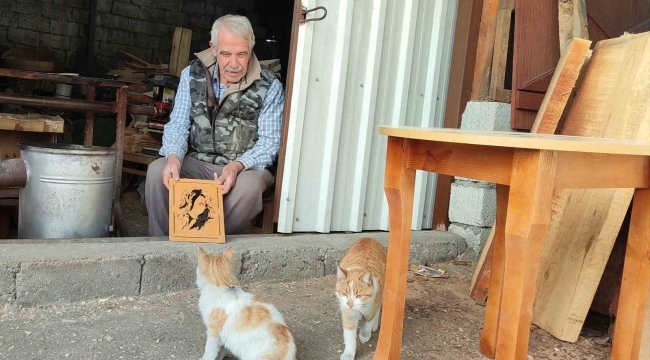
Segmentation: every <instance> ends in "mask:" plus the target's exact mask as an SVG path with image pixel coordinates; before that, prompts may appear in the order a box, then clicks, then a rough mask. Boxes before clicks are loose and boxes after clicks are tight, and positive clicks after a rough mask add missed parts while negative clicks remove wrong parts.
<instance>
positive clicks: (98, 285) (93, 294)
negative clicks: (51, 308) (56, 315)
mask: <svg viewBox="0 0 650 360" xmlns="http://www.w3.org/2000/svg"><path fill="white" fill-rule="evenodd" d="M141 270H142V264H141V258H138V257H127V258H106V259H85V260H74V261H39V262H23V263H22V264H21V268H20V272H19V273H18V274H17V275H16V303H17V304H20V305H23V306H32V305H48V304H60V303H70V302H75V301H81V300H88V299H97V298H106V297H111V296H136V295H138V293H139V290H140V275H141Z"/></svg>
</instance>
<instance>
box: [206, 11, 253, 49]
mask: <svg viewBox="0 0 650 360" xmlns="http://www.w3.org/2000/svg"><path fill="white" fill-rule="evenodd" d="M222 26H225V27H226V29H228V31H230V32H231V33H233V34H235V35H238V36H241V37H243V38H245V39H246V40H248V50H249V51H251V52H252V51H253V46H255V34H254V33H253V26H252V25H251V22H250V21H249V20H248V18H247V17H245V16H241V15H224V16H222V17H220V18H218V19H217V20H216V21H215V22H214V24H212V31H210V37H211V40H212V44H214V47H215V48H217V49H219V44H218V42H217V38H218V36H219V29H220V28H221V27H222Z"/></svg>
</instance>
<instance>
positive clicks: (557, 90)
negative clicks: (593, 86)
mask: <svg viewBox="0 0 650 360" xmlns="http://www.w3.org/2000/svg"><path fill="white" fill-rule="evenodd" d="M590 46H591V41H589V40H582V39H575V40H573V41H572V42H571V43H570V44H569V45H568V48H567V49H566V51H565V52H564V54H562V57H561V58H560V62H559V63H558V65H557V68H556V70H555V71H554V72H553V78H552V79H551V83H550V84H549V88H548V90H549V91H548V94H547V96H545V97H544V100H543V101H542V104H541V105H540V108H539V111H538V112H537V117H536V118H535V123H534V124H533V127H532V129H531V132H532V133H538V134H553V133H555V129H556V128H557V125H558V123H559V122H560V118H561V117H562V114H563V113H564V109H565V107H566V104H567V102H568V100H569V97H570V96H571V92H572V91H573V88H574V87H575V85H576V82H577V81H578V76H579V75H580V71H581V70H582V65H583V64H584V63H585V59H586V58H587V54H588V53H589V47H590ZM540 126H541V129H540Z"/></svg>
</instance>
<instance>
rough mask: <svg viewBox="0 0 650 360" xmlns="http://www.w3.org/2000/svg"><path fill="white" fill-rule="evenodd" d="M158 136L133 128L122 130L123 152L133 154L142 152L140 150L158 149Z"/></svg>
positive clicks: (160, 142)
mask: <svg viewBox="0 0 650 360" xmlns="http://www.w3.org/2000/svg"><path fill="white" fill-rule="evenodd" d="M161 146H162V141H161V139H160V136H154V135H152V134H151V133H150V132H148V131H142V129H137V128H134V127H127V128H125V129H124V151H125V152H128V153H133V154H139V153H141V152H142V148H151V149H160V147H161Z"/></svg>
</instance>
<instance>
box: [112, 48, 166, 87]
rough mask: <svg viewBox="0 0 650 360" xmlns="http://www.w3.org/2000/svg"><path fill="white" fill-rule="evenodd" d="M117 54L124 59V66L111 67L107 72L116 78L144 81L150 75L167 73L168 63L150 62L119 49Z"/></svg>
mask: <svg viewBox="0 0 650 360" xmlns="http://www.w3.org/2000/svg"><path fill="white" fill-rule="evenodd" d="M118 55H119V56H120V57H121V58H122V59H123V60H124V66H122V68H120V69H112V70H110V72H109V75H112V76H114V77H116V78H117V79H118V80H123V81H134V82H146V81H147V80H148V79H149V78H150V77H151V76H153V75H156V74H164V73H167V71H168V69H169V65H166V64H161V65H154V64H150V63H148V62H146V61H144V60H142V59H140V58H138V57H137V56H135V55H132V54H129V53H127V52H124V51H119V52H118Z"/></svg>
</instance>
